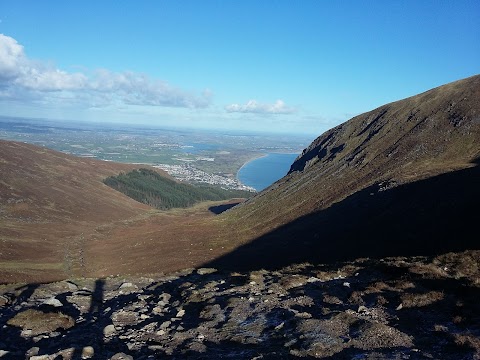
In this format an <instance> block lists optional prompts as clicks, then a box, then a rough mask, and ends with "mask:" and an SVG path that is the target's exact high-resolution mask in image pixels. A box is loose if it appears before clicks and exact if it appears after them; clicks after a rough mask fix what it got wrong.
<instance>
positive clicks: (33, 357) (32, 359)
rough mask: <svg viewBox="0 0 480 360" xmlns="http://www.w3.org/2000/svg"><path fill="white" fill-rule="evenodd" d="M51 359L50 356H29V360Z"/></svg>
mask: <svg viewBox="0 0 480 360" xmlns="http://www.w3.org/2000/svg"><path fill="white" fill-rule="evenodd" d="M50 359H52V357H51V356H50V355H36V356H30V358H29V360H50Z"/></svg>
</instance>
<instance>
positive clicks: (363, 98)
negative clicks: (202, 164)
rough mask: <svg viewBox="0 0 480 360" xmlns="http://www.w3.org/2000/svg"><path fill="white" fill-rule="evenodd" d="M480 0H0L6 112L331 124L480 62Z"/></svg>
mask: <svg viewBox="0 0 480 360" xmlns="http://www.w3.org/2000/svg"><path fill="white" fill-rule="evenodd" d="M479 18H480V1H478V0H471V1H467V0H455V1H447V0H422V1H418V0H412V1H409V0H403V1H395V0H392V1H384V0H376V1H373V0H365V1H360V0H358V1H354V0H351V1H346V0H338V1H333V0H332V1H327V0H322V1H320V0H302V1H287V0H269V1H257V0H254V1H253V0H242V1H239V0H222V1H214V0H202V1H198V0H180V1H174V0H171V1H161V0H149V1H147V0H136V1H133V0H131V1H127V0H124V1H116V0H115V1H112V0H102V1H96V0H95V1H94V0H82V1H80V0H72V1H59V0H55V1H53V0H42V1H38V0H32V1H24V0H0V34H1V35H0V115H2V116H18V117H33V118H48V119H58V120H61V121H74V120H77V121H78V120H80V121H93V122H97V123H133V124H148V125H155V126H160V127H161V126H165V127H172V126H174V127H185V128H192V129H195V128H205V129H228V130H249V131H268V132H281V133H292V134H293V133H299V134H300V133H303V134H312V135H320V134H321V133H323V132H324V131H326V130H327V129H329V128H331V127H333V126H335V125H338V124H340V123H342V122H344V121H346V120H348V119H349V118H351V117H353V116H355V115H358V114H360V113H363V112H365V111H369V110H372V109H374V108H376V107H378V106H381V105H383V104H385V103H389V102H392V101H396V100H400V99H402V98H405V97H408V96H412V95H415V94H417V93H420V92H423V91H426V90H429V89H431V88H434V87H436V86H439V85H442V84H445V83H448V82H451V81H455V80H459V79H462V78H465V77H469V76H472V75H476V74H479V73H480V21H479V20H478V19H479Z"/></svg>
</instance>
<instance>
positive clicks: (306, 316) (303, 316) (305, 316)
mask: <svg viewBox="0 0 480 360" xmlns="http://www.w3.org/2000/svg"><path fill="white" fill-rule="evenodd" d="M295 317H298V318H301V319H310V318H311V317H312V314H310V313H308V312H299V313H296V314H295Z"/></svg>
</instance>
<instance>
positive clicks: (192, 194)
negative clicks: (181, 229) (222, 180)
mask: <svg viewBox="0 0 480 360" xmlns="http://www.w3.org/2000/svg"><path fill="white" fill-rule="evenodd" d="M104 183H105V184H106V185H108V186H110V187H111V188H113V189H115V190H118V191H120V192H122V193H124V194H125V195H127V196H129V197H131V198H132V199H135V200H137V201H139V202H141V203H143V204H147V205H150V206H152V207H154V208H156V209H159V210H168V209H172V208H186V207H189V206H192V205H194V204H196V203H199V202H202V201H208V200H216V201H218V200H227V199H232V198H247V197H250V196H251V195H252V193H251V192H248V191H241V190H225V189H222V188H220V187H214V186H207V185H204V186H193V185H190V184H185V183H179V182H177V181H174V180H171V179H168V178H166V177H164V176H161V175H159V174H158V173H157V172H155V171H153V170H149V169H139V170H133V171H130V172H129V173H126V174H125V173H122V174H120V175H117V176H110V177H108V178H106V179H105V180H104Z"/></svg>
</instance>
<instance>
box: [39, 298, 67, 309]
mask: <svg viewBox="0 0 480 360" xmlns="http://www.w3.org/2000/svg"><path fill="white" fill-rule="evenodd" d="M43 305H50V306H53V307H62V306H63V304H62V302H61V301H60V300H58V299H56V298H54V297H51V298H50V299H47V300H45V301H44V302H43Z"/></svg>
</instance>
